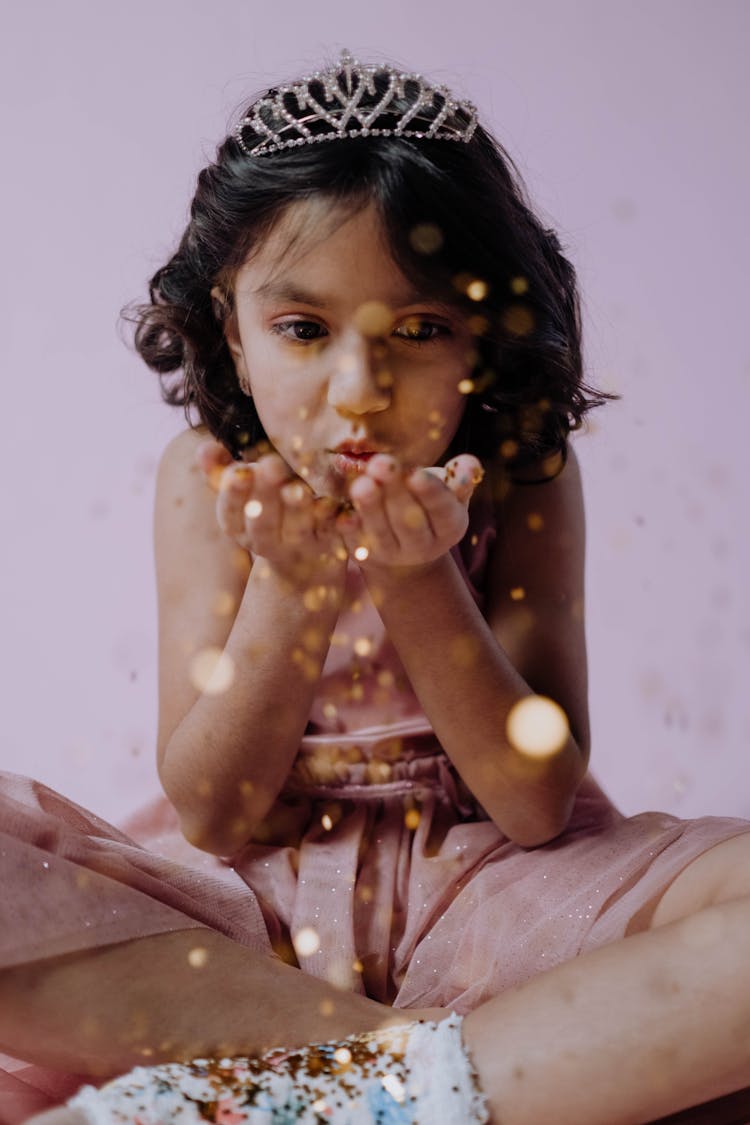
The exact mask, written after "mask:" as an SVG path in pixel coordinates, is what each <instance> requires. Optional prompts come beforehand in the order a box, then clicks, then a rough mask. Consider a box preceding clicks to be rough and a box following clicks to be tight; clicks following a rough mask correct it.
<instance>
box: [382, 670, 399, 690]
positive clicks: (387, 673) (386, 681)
mask: <svg viewBox="0 0 750 1125" xmlns="http://www.w3.org/2000/svg"><path fill="white" fill-rule="evenodd" d="M395 682H396V677H395V676H394V675H393V672H391V670H390V668H384V669H383V670H382V672H378V683H379V684H380V686H381V687H384V688H391V687H393V685H394V684H395Z"/></svg>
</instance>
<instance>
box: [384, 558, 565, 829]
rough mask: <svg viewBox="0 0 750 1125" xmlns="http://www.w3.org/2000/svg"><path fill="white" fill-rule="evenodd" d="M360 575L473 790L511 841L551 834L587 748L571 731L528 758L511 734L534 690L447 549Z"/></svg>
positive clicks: (559, 823) (559, 822) (561, 823)
mask: <svg viewBox="0 0 750 1125" xmlns="http://www.w3.org/2000/svg"><path fill="white" fill-rule="evenodd" d="M366 579H367V582H368V586H369V588H370V592H371V594H372V596H373V599H374V600H375V604H376V605H377V606H378V609H379V612H380V615H381V617H382V619H383V623H384V625H385V627H386V631H387V632H388V635H389V637H390V639H391V640H392V642H393V644H394V645H395V647H396V649H397V651H398V654H399V657H400V659H401V661H402V663H403V665H404V668H405V670H406V673H407V675H408V677H409V679H410V681H411V683H412V686H413V687H414V690H415V692H416V694H417V697H418V698H419V701H420V703H421V704H422V707H423V708H424V711H425V714H426V715H427V717H428V719H429V720H430V722H431V723H432V726H433V729H434V730H435V734H436V735H437V737H438V739H439V740H440V743H441V745H442V746H443V749H444V750H445V752H446V754H447V755H448V756H449V758H450V759H451V761H452V762H453V764H454V765H455V766H456V768H457V770H458V771H459V773H460V774H461V776H462V777H463V779H464V781H465V782H466V784H467V785H468V786H469V788H470V789H471V791H472V793H474V795H475V796H476V798H477V799H478V800H479V801H480V802H481V804H482V806H483V807H484V808H485V809H486V811H487V813H488V814H489V815H490V816H491V817H492V819H493V820H494V821H495V823H496V824H497V825H498V827H499V828H500V829H501V831H502V832H504V833H505V834H506V835H507V836H509V837H510V838H511V839H512V840H514V841H515V842H516V843H519V844H521V845H522V846H525V847H534V846H536V845H538V844H542V843H546V842H547V841H548V840H551V839H553V838H554V837H555V836H557V835H558V834H559V833H560V832H562V831H563V829H564V827H565V825H566V823H567V820H568V818H569V816H570V811H571V809H572V805H573V799H574V797H575V793H576V790H577V788H578V785H579V783H580V781H581V779H582V777H583V775H584V773H585V770H586V763H585V758H584V755H583V753H582V752H581V750H580V748H579V747H578V745H577V743H576V741H575V739H574V738H573V736H572V735H570V736H569V737H568V739H567V741H566V742H565V744H564V745H563V746H562V747H561V748H560V749H559V750H558V751H557V752H556V753H555V754H553V755H551V756H549V757H547V758H532V757H530V756H529V755H527V754H524V753H522V752H520V751H519V750H518V749H516V748H514V747H513V746H512V745H511V743H510V742H509V741H508V738H507V736H506V720H507V716H508V713H509V711H510V709H511V707H512V706H513V705H514V704H515V703H517V702H518V701H519V700H520V699H523V698H524V697H526V696H530V695H532V694H534V693H533V691H532V689H531V688H530V687H529V685H528V684H527V683H526V681H525V680H524V679H523V677H522V676H521V675H520V674H519V673H518V672H517V671H516V669H515V668H514V667H513V665H512V663H511V661H510V660H509V659H508V657H507V655H506V654H505V653H504V652H503V650H502V648H501V647H500V645H499V644H498V642H497V640H496V638H495V636H494V634H493V633H492V630H491V629H490V627H489V625H488V624H487V622H486V621H485V620H484V618H483V617H482V615H481V613H480V611H479V609H478V608H477V606H476V604H475V602H474V600H473V598H472V597H471V594H470V593H469V591H468V589H467V587H466V584H465V582H464V581H463V579H462V577H461V575H460V573H459V571H458V568H457V566H456V564H455V562H454V560H453V558H452V557H451V556H450V555H445V556H443V557H442V558H440V559H438V560H437V562H435V563H432V564H430V565H429V566H426V567H423V568H419V569H417V568H414V569H410V570H407V569H404V570H402V571H397V570H396V569H394V568H391V569H389V568H386V567H383V568H378V569H377V570H376V569H375V568H371V569H368V571H367V572H366ZM426 628H429V643H428V644H426V643H425V630H426Z"/></svg>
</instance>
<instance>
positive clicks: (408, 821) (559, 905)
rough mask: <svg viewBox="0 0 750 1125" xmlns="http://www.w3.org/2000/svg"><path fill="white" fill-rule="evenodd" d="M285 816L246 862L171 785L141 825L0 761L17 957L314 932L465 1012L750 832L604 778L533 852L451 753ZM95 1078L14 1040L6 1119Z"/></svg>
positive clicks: (1, 1120)
mask: <svg viewBox="0 0 750 1125" xmlns="http://www.w3.org/2000/svg"><path fill="white" fill-rule="evenodd" d="M358 770H359V771H360V772H361V776H359V773H358ZM272 821H273V824H275V825H276V828H275V829H274V828H273V827H272V829H271V830H270V831H269V833H267V834H266V836H265V839H264V842H263V843H262V844H261V843H252V844H249V845H248V846H247V847H246V848H244V849H243V850H242V852H240V853H239V854H238V855H236V856H235V857H233V859H232V860H231V862H230V861H225V860H220V859H216V858H214V857H212V856H209V855H206V854H204V853H201V852H198V851H196V850H195V849H193V848H191V847H190V846H189V845H188V844H187V843H186V842H185V841H184V840H183V838H182V837H181V836H180V833H179V831H178V829H177V824H176V818H175V816H174V814H173V812H172V810H171V808H170V806H169V805H168V803H167V802H166V800H164V799H159V800H157V801H155V802H153V803H152V804H151V805H150V806H148V807H147V808H146V809H144V810H143V811H142V812H141V813H140V814H138V815H137V816H136V817H134V818H132V819H131V820H130V821H129V822H128V824H127V825H126V826H125V831H121V830H119V829H117V828H114V827H112V826H111V825H109V824H107V823H106V822H104V821H102V820H100V819H99V818H98V817H96V816H94V815H93V814H92V813H89V812H87V811H86V810H84V809H82V808H80V807H79V806H78V805H76V804H74V803H73V802H72V801H69V800H67V799H66V798H65V797H63V796H61V795H60V794H58V793H55V792H53V791H52V790H50V789H48V788H47V787H45V786H44V785H41V784H39V783H37V782H34V781H32V780H29V779H27V778H23V777H18V776H15V775H13V774H3V773H0V870H1V871H2V881H3V895H2V897H1V898H0V967H3V968H7V967H10V966H14V965H23V964H26V963H28V962H31V961H36V960H39V959H43V958H50V957H56V956H59V955H62V954H69V953H80V952H83V951H85V950H87V949H94V948H97V947H100V946H104V945H110V944H112V943H115V942H123V941H130V940H134V939H137V938H139V937H144V936H152V935H156V934H159V933H167V932H171V931H176V930H185V929H189V928H195V929H200V928H203V927H207V928H209V929H212V930H216V931H218V932H220V933H222V934H224V935H226V936H227V937H229V938H232V939H234V940H235V941H238V942H241V943H243V944H245V945H247V946H248V947H250V948H252V949H254V950H257V951H259V952H266V953H270V952H272V950H274V949H277V950H278V949H282V948H291V942H292V939H293V938H294V937H295V936H296V935H298V934H299V932H300V931H301V930H309V931H313V933H314V939H315V940H313V941H312V942H311V943H310V946H309V951H308V952H307V953H306V954H305V955H302V954H301V955H300V957H299V963H300V967H301V969H302V970H303V971H304V972H307V973H311V974H313V975H315V976H318V977H321V978H324V979H327V980H330V981H332V982H333V983H335V984H337V985H338V986H340V987H346V988H351V989H353V990H355V991H360V992H363V993H366V994H367V995H369V996H371V997H373V998H374V999H377V1000H380V1001H382V1002H384V1003H389V1004H392V1005H394V1006H396V1007H400V1008H409V1007H451V1008H453V1009H454V1010H455V1011H456V1012H458V1013H459V1014H465V1013H466V1012H468V1011H470V1010H472V1009H473V1008H475V1007H476V1006H477V1005H479V1004H481V1003H482V1002H483V1001H485V1000H487V999H489V998H490V997H492V996H494V995H497V994H498V993H500V992H502V991H503V990H504V989H506V988H509V987H510V986H512V985H516V984H519V983H521V982H522V981H524V980H527V979H528V978H529V977H532V976H534V975H535V974H537V973H540V972H543V971H544V970H545V969H548V968H551V967H552V966H553V965H556V964H559V963H560V962H562V961H566V960H569V959H570V958H572V957H575V956H577V955H578V954H579V953H583V952H586V951H588V950H592V949H595V948H597V947H599V946H601V945H604V944H606V943H607V942H612V941H615V940H617V939H618V938H621V937H623V936H624V935H625V932H626V929H627V926H628V923H629V922H630V920H631V919H632V917H633V916H634V915H635V914H636V913H637V911H638V910H639V909H640V908H641V907H642V906H643V905H644V904H645V903H647V902H648V901H649V900H651V899H653V898H654V897H655V896H657V895H658V894H660V893H661V892H662V891H663V890H664V889H666V887H667V886H668V884H669V883H670V882H671V881H672V879H674V878H675V876H676V875H677V874H679V872H680V871H682V870H683V869H684V868H685V867H686V866H687V864H689V863H690V862H691V860H693V859H695V858H696V857H697V856H699V855H701V854H702V853H703V852H705V851H707V850H708V849H709V848H711V847H712V846H713V845H714V844H717V843H719V842H720V841H722V840H726V839H729V838H730V837H732V836H736V835H738V834H740V833H743V832H747V831H750V822H747V821H744V820H739V819H729V818H718V817H704V818H700V819H695V820H680V819H678V818H676V817H674V816H670V815H667V814H664V813H658V812H647V813H642V814H641V815H639V816H634V817H628V818H626V817H623V816H622V815H621V814H620V813H619V812H618V811H617V809H616V808H615V807H614V806H613V805H612V804H611V802H610V801H609V800H608V798H607V797H606V796H605V795H604V793H602V791H601V790H600V789H599V788H598V786H597V785H596V784H595V782H594V781H593V780H592V779H591V778H590V777H587V778H586V780H585V781H584V783H583V785H582V786H581V789H580V791H579V793H578V797H577V800H576V804H575V809H574V813H573V816H572V819H571V821H570V824H569V826H568V828H567V830H566V832H565V833H564V834H563V835H562V836H561V837H559V838H558V839H556V840H555V841H553V842H552V843H550V844H547V845H545V846H543V847H540V848H535V849H530V850H525V849H523V848H520V847H518V846H517V845H515V844H513V843H511V842H509V841H508V840H507V838H505V837H504V836H502V834H501V833H500V832H499V831H498V830H497V828H496V827H495V826H494V825H493V824H492V822H491V821H489V820H488V819H487V818H486V817H485V816H484V815H483V814H482V812H481V810H480V809H477V807H476V805H474V804H473V802H472V800H471V798H470V797H469V796H468V794H466V792H465V791H464V790H463V788H462V786H461V784H460V782H459V781H458V779H457V778H456V776H455V773H454V771H453V770H452V768H451V767H450V765H449V763H448V761H447V759H446V758H445V757H444V755H442V754H440V753H437V754H427V755H424V756H422V757H416V758H414V759H412V760H410V761H403V762H399V761H397V762H394V763H392V764H391V766H390V768H389V772H388V780H387V781H385V782H383V783H378V781H377V779H375V780H374V781H373V775H372V770H371V769H370V768H368V766H367V764H366V763H361V764H359V765H356V764H355V765H353V766H352V767H351V769H350V770H349V772H348V776H347V778H346V781H345V783H343V784H339V785H330V784H329V785H320V786H317V787H316V786H315V785H308V786H298V787H297V788H296V789H289V790H288V791H286V792H285V793H284V794H283V795H282V797H281V798H280V800H279V802H278V803H277V807H276V810H275V816H274V818H272ZM274 831H275V832H277V834H278V838H277V836H274ZM8 1046H9V1047H10V1049H12V1044H10V1045H8ZM81 1082H82V1079H81V1077H80V1076H76V1075H67V1074H61V1073H56V1072H52V1071H49V1070H45V1069H43V1068H40V1067H33V1066H29V1065H28V1064H27V1063H23V1062H20V1061H19V1060H15V1059H13V1058H11V1057H9V1056H0V1125H18V1123H20V1122H21V1121H23V1120H24V1119H25V1118H26V1117H27V1116H29V1115H30V1114H32V1113H34V1112H38V1111H40V1110H42V1109H44V1108H46V1107H47V1106H50V1105H53V1104H55V1103H56V1102H59V1101H60V1100H62V1099H64V1098H66V1097H68V1096H70V1095H71V1094H72V1093H73V1092H74V1091H75V1089H77V1087H78V1086H79V1085H80V1084H81Z"/></svg>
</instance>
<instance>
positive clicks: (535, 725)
mask: <svg viewBox="0 0 750 1125" xmlns="http://www.w3.org/2000/svg"><path fill="white" fill-rule="evenodd" d="M505 733H506V735H507V737H508V741H509V742H510V744H511V746H513V747H514V748H515V749H516V750H518V751H520V752H521V753H522V754H525V755H527V757H529V758H549V757H551V756H552V755H553V754H556V753H557V752H558V751H559V750H561V749H562V748H563V746H564V745H565V743H566V742H567V739H568V735H569V733H570V727H569V726H568V717H567V715H566V714H565V712H564V711H563V709H562V707H561V706H560V705H559V704H558V703H555V701H554V699H548V698H547V696H544V695H530V696H527V697H526V698H525V699H519V701H518V702H517V703H515V704H514V705H513V706H512V707H511V709H510V711H509V712H508V717H507V719H506V722H505Z"/></svg>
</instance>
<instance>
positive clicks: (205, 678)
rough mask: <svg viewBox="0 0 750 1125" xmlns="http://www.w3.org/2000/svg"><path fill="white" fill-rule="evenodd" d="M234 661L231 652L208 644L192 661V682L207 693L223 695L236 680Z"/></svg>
mask: <svg viewBox="0 0 750 1125" xmlns="http://www.w3.org/2000/svg"><path fill="white" fill-rule="evenodd" d="M234 675H235V669H234V661H233V660H232V658H231V656H230V655H229V653H226V652H224V650H223V649H220V648H217V647H216V646H215V645H208V646H207V647H206V648H204V649H201V650H200V651H199V652H197V653H196V654H195V656H194V657H193V658H192V660H191V661H190V682H191V683H192V685H193V687H195V688H197V689H198V691H200V692H203V693H205V694H206V695H222V694H223V693H224V692H225V691H228V690H229V688H230V687H231V685H232V683H233V682H234Z"/></svg>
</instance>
